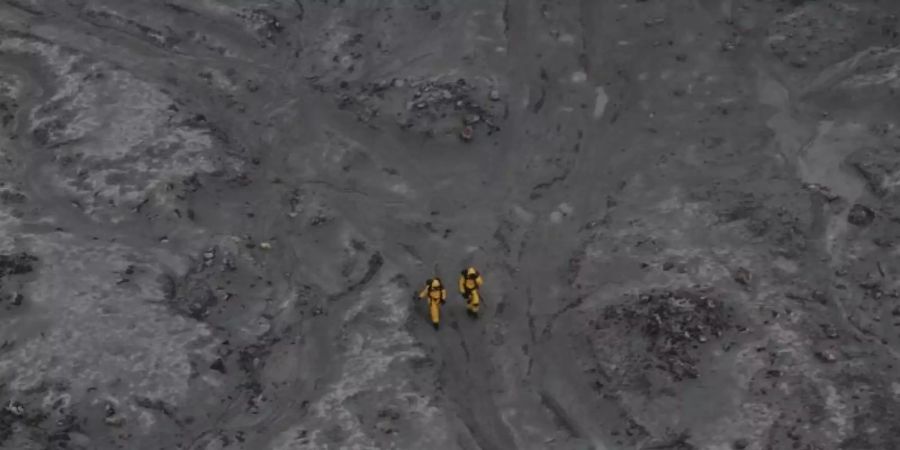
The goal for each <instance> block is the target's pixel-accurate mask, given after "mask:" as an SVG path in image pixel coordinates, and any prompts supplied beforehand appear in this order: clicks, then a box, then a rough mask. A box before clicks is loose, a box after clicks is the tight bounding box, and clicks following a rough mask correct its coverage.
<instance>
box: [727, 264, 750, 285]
mask: <svg viewBox="0 0 900 450" xmlns="http://www.w3.org/2000/svg"><path fill="white" fill-rule="evenodd" d="M732 276H733V277H734V281H736V282H738V283H739V284H741V285H743V286H749V285H750V281H751V279H752V276H751V275H750V271H749V270H747V269H746V268H744V267H738V268H737V270H735V271H734V274H732Z"/></svg>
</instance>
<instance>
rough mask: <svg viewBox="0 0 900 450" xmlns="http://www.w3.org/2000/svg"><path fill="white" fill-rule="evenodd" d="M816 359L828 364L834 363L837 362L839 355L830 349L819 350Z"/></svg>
mask: <svg viewBox="0 0 900 450" xmlns="http://www.w3.org/2000/svg"><path fill="white" fill-rule="evenodd" d="M816 358H819V360H820V361H822V362H826V363H833V362H835V361H837V355H836V354H835V353H834V352H833V351H831V350H829V349H821V350H818V351H817V352H816Z"/></svg>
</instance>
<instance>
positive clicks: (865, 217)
mask: <svg viewBox="0 0 900 450" xmlns="http://www.w3.org/2000/svg"><path fill="white" fill-rule="evenodd" d="M874 220H875V212H874V211H872V209H871V208H869V207H868V206H865V205H861V204H859V203H855V204H854V205H853V206H851V207H850V212H849V213H847V222H850V223H851V224H853V225H856V226H858V227H865V226H868V225H871V224H872V222H873V221H874Z"/></svg>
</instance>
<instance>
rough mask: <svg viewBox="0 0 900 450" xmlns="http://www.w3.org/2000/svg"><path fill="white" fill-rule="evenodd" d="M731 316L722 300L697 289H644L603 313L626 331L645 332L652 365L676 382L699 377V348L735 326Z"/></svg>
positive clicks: (608, 319) (604, 317)
mask: <svg viewBox="0 0 900 450" xmlns="http://www.w3.org/2000/svg"><path fill="white" fill-rule="evenodd" d="M730 317H731V315H730V314H729V313H728V311H727V310H726V308H725V306H724V305H723V304H722V302H721V301H719V300H717V299H715V298H711V297H710V296H708V293H707V292H705V291H700V290H697V289H679V290H665V291H655V290H654V291H650V292H644V293H642V294H640V295H639V296H638V298H637V300H636V301H634V300H632V301H626V302H624V303H622V304H619V305H614V306H610V307H607V308H606V309H605V310H604V314H603V319H604V320H606V321H609V322H614V323H624V324H625V325H626V330H627V331H626V332H635V331H639V332H640V333H642V335H643V336H642V337H643V339H644V340H646V341H647V356H648V357H651V360H652V361H653V363H652V364H651V366H653V367H658V368H659V369H661V370H663V371H665V372H668V373H669V374H670V375H671V376H672V377H673V378H674V379H675V380H676V381H678V380H682V379H685V378H696V377H697V376H698V372H697V367H696V366H697V364H698V361H699V360H698V356H697V355H696V350H697V349H698V348H699V346H701V345H703V344H704V343H705V342H707V341H708V340H710V339H718V338H721V337H722V336H723V334H724V333H725V331H727V330H729V329H731V328H732V325H731V319H730Z"/></svg>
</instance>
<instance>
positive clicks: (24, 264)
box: [0, 252, 38, 277]
mask: <svg viewBox="0 0 900 450" xmlns="http://www.w3.org/2000/svg"><path fill="white" fill-rule="evenodd" d="M37 260H38V259H37V257H35V256H33V255H29V254H28V253H25V252H22V253H18V254H14V255H0V277H5V276H7V275H24V274H26V273H29V272H31V271H33V270H34V264H35V263H36V262H37Z"/></svg>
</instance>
